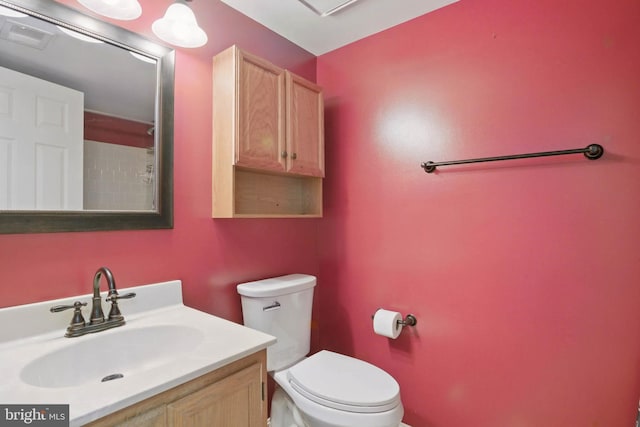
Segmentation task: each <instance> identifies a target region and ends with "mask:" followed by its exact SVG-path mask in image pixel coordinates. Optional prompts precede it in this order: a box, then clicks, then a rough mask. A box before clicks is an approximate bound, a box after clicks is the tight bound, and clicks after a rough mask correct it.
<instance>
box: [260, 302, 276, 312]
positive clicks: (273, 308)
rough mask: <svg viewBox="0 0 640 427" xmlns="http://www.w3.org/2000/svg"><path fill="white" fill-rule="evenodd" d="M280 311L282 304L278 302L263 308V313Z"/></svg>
mask: <svg viewBox="0 0 640 427" xmlns="http://www.w3.org/2000/svg"><path fill="white" fill-rule="evenodd" d="M278 309H280V303H279V302H278V301H274V302H273V304H271V305H268V306H266V307H262V311H273V310H278Z"/></svg>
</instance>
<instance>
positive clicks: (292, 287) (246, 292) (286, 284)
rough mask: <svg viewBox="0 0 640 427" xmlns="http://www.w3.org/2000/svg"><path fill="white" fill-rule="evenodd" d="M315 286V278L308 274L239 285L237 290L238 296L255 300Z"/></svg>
mask: <svg viewBox="0 0 640 427" xmlns="http://www.w3.org/2000/svg"><path fill="white" fill-rule="evenodd" d="M315 285H316V278H315V276H311V275H309V274H288V275H286V276H280V277H272V278H270V279H263V280H256V281H253V282H247V283H241V284H239V285H238V287H237V290H238V293H239V294H240V295H243V296H246V297H255V298H268V297H275V296H280V295H286V294H292V293H294V292H300V291H303V290H305V289H309V288H313V287H314V286H315Z"/></svg>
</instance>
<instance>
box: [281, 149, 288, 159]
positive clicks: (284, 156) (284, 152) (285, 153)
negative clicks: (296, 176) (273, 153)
mask: <svg viewBox="0 0 640 427" xmlns="http://www.w3.org/2000/svg"><path fill="white" fill-rule="evenodd" d="M281 156H282V158H283V159H286V158H287V152H286V151H283V152H282V154H281Z"/></svg>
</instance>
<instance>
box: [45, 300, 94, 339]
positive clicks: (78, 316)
mask: <svg viewBox="0 0 640 427" xmlns="http://www.w3.org/2000/svg"><path fill="white" fill-rule="evenodd" d="M85 305H87V303H86V302H80V301H76V302H74V303H73V305H54V306H53V307H51V308H50V309H49V311H50V312H52V313H58V312H60V311H65V310H69V309H70V308H73V318H72V319H71V324H70V325H69V327H68V328H67V332H71V331H73V330H76V329H81V328H84V325H85V321H84V317H82V307H84V306H85Z"/></svg>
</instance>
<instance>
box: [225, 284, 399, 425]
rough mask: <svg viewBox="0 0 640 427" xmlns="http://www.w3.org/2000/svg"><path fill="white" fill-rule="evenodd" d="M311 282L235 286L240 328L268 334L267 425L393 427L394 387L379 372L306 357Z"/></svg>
mask: <svg viewBox="0 0 640 427" xmlns="http://www.w3.org/2000/svg"><path fill="white" fill-rule="evenodd" d="M315 285H316V278H315V277H314V276H310V275H306V274H290V275H287V276H281V277H275V278H271V279H264V280H258V281H255V282H248V283H242V284H239V285H238V287H237V290H238V293H239V294H240V296H241V300H242V315H243V318H244V324H245V326H248V327H250V328H253V329H257V330H260V331H263V332H265V333H268V334H270V335H273V336H275V337H276V338H277V342H276V343H275V344H274V345H272V346H270V347H268V348H267V370H268V371H269V374H270V375H271V376H272V377H273V379H274V380H275V382H276V384H277V386H276V390H275V392H274V395H273V400H272V401H271V417H270V419H271V427H398V426H400V425H401V420H402V416H403V414H404V408H403V406H402V402H401V401H400V387H399V385H398V383H397V382H396V380H395V379H394V378H393V377H392V376H391V375H389V374H388V373H387V372H385V371H383V370H382V369H380V368H378V367H376V366H374V365H372V364H370V363H367V362H364V361H362V360H359V359H356V358H353V357H349V356H345V355H343V354H339V353H334V352H332V351H327V350H322V351H320V352H318V353H316V354H314V355H312V356H309V357H307V354H308V353H309V348H310V337H311V327H310V325H311V307H312V304H313V288H314V287H315Z"/></svg>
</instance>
